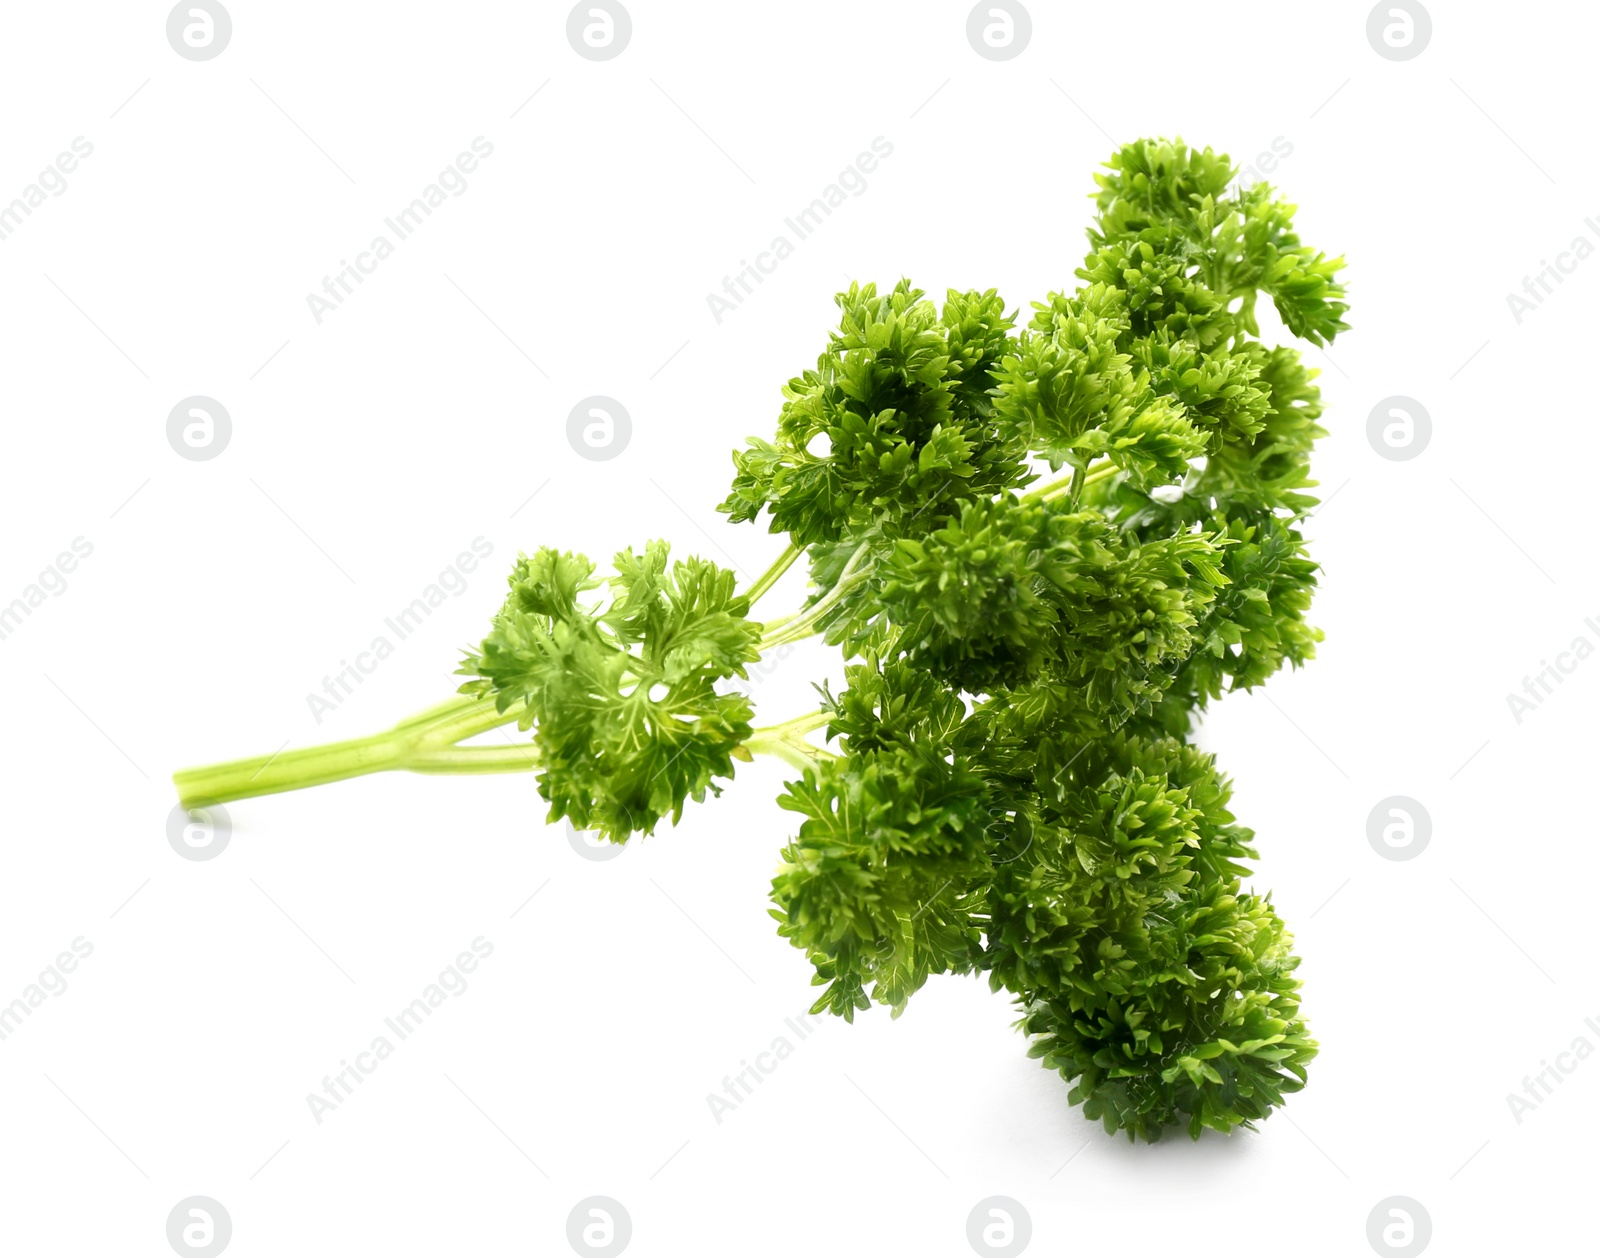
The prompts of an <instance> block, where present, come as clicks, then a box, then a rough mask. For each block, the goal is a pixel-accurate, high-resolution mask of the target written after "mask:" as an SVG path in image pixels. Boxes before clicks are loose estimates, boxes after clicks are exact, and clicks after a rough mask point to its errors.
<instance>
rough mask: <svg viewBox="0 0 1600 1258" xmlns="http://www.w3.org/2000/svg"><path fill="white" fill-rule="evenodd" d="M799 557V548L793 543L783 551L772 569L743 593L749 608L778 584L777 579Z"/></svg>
mask: <svg viewBox="0 0 1600 1258" xmlns="http://www.w3.org/2000/svg"><path fill="white" fill-rule="evenodd" d="M800 555H801V547H799V546H796V545H794V544H793V543H791V544H790V545H789V546H787V547H786V548H785V549H784V552H783V554H781V555H779V556H778V557H777V559H775V560H774V561H773V563H772V567H770V568H768V569H767V570H766V571H765V572H763V573H762V574H761V575H760V576H759V577H757V578H756V582H755V584H754V585H752V586H751V587H750V588H749V589H748V590H746V591H745V592H744V596H745V597H746V598H747V599H749V600H750V606H752V607H754V606H755V605H756V601H757V600H758V599H760V597H761V596H762V595H763V594H765V593H766V592H767V591H768V590H770V589H771V588H772V587H773V586H774V585H776V584H777V583H778V578H779V577H781V576H782V575H783V574H784V573H785V572H787V571H789V568H790V566H791V565H792V564H793V563H794V561H795V560H796V559H798V558H800Z"/></svg>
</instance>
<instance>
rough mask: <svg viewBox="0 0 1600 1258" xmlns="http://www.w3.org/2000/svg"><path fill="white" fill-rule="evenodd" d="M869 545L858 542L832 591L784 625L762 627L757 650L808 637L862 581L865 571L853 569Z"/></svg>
mask: <svg viewBox="0 0 1600 1258" xmlns="http://www.w3.org/2000/svg"><path fill="white" fill-rule="evenodd" d="M870 545H871V543H869V542H862V543H861V545H859V546H857V547H856V552H855V554H853V555H851V556H850V562H849V563H847V564H845V566H844V571H843V572H841V573H840V574H839V579H838V580H837V581H835V582H834V583H833V589H831V590H829V591H828V592H827V594H825V595H824V596H823V597H822V599H821V600H820V601H818V602H817V603H815V604H814V605H812V606H811V607H808V608H807V609H806V610H805V611H804V612H802V613H801V614H800V615H799V616H797V617H795V618H793V619H792V620H789V621H787V623H772V624H767V625H764V626H762V628H763V629H764V630H765V631H766V632H764V633H763V634H762V636H761V649H762V650H763V651H765V650H768V649H770V648H772V647H775V646H782V645H783V644H784V643H786V642H798V641H799V640H800V639H801V638H807V637H810V636H811V632H812V626H814V625H815V624H816V623H817V621H819V620H821V619H822V617H824V616H826V615H827V614H828V613H829V612H830V611H832V610H833V609H834V608H835V607H836V606H837V605H838V603H839V600H840V599H842V598H843V597H844V596H845V595H846V594H848V593H849V592H850V591H851V589H853V588H854V587H855V586H856V585H858V584H860V582H861V581H863V580H864V579H865V578H866V575H867V574H866V572H865V571H862V572H857V571H856V569H857V567H858V566H859V564H860V563H861V560H862V557H863V556H865V555H866V553H867V549H868V547H869V546H870Z"/></svg>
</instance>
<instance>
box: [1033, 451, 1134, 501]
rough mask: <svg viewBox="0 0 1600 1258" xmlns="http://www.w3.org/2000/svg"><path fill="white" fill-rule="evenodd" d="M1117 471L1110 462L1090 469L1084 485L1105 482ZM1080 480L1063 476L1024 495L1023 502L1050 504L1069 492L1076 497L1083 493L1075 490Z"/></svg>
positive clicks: (1083, 479) (1115, 466)
mask: <svg viewBox="0 0 1600 1258" xmlns="http://www.w3.org/2000/svg"><path fill="white" fill-rule="evenodd" d="M1117 470H1118V469H1117V465H1116V464H1115V463H1112V462H1109V461H1107V462H1105V463H1101V464H1098V465H1097V466H1095V467H1094V468H1092V469H1090V471H1089V474H1088V475H1087V476H1084V477H1083V478H1082V481H1083V484H1084V485H1091V484H1093V483H1094V482H1095V481H1097V480H1104V479H1105V478H1106V477H1107V476H1110V475H1111V474H1112V473H1114V472H1116V471H1117ZM1078 479H1079V478H1078V476H1077V475H1076V474H1074V475H1072V476H1063V477H1062V478H1061V479H1060V480H1053V481H1051V482H1050V483H1049V484H1048V485H1040V486H1039V487H1038V488H1037V489H1035V490H1033V491H1032V492H1030V493H1026V494H1023V495H1022V501H1023V502H1049V501H1050V500H1051V499H1052V498H1059V497H1060V496H1061V495H1062V494H1064V493H1068V492H1071V493H1073V494H1074V496H1076V495H1077V494H1078V493H1080V492H1082V490H1081V489H1077V490H1074V489H1073V486H1074V484H1075V483H1076V482H1077V481H1078Z"/></svg>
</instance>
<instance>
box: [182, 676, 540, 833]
mask: <svg viewBox="0 0 1600 1258" xmlns="http://www.w3.org/2000/svg"><path fill="white" fill-rule="evenodd" d="M516 719H517V718H516V716H515V714H507V713H503V712H500V711H499V710H498V709H497V708H496V707H495V702H494V700H493V699H468V698H465V697H464V696H458V697H456V698H454V699H451V700H448V701H446V702H444V703H441V704H438V705H437V706H435V707H432V708H429V709H427V710H426V711H424V712H419V713H417V714H416V715H415V716H411V717H408V718H406V719H405V720H403V721H401V722H400V723H399V724H398V725H396V726H394V727H393V728H392V729H388V730H384V731H383V732H382V733H379V734H372V735H369V736H368V737H366V738H352V739H347V740H345V741H343V742H337V743H325V744H323V745H322V746H319V747H297V748H295V749H294V750H292V751H278V752H274V753H273V754H272V755H270V756H251V757H249V758H248V759H244V760H230V761H228V762H226V763H224V764H213V765H206V766H205V767H203V768H196V769H180V770H179V771H178V772H177V773H174V774H173V775H172V780H173V782H174V783H175V784H176V785H177V787H178V802H179V803H181V804H182V805H183V806H184V807H185V808H204V807H207V806H209V805H212V804H225V803H228V802H229V801H231V800H236V799H250V798H251V797H253V796H256V795H275V794H278V793H279V792H281V791H294V790H299V789H300V788H302V787H306V786H321V785H323V784H324V783H327V782H341V781H344V780H345V779H346V778H354V777H362V776H364V775H366V774H368V773H382V772H385V771H387V770H390V769H410V770H412V771H413V772H417V773H511V772H515V771H518V770H523V769H532V768H535V767H537V764H536V761H535V759H534V756H533V749H532V747H531V746H526V747H525V746H522V745H512V746H507V747H457V746H455V744H456V743H458V742H460V741H461V740H462V739H464V738H471V737H472V736H473V735H474V734H481V733H483V732H484V731H486V730H491V729H495V728H497V727H499V726H501V725H509V724H512V723H513V722H514V721H516Z"/></svg>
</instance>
